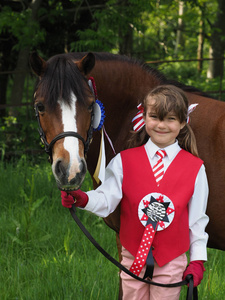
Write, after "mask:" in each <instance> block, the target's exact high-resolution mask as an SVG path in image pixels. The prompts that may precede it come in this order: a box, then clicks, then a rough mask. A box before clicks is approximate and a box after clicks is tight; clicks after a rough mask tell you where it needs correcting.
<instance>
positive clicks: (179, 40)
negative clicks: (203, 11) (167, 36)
mask: <svg viewBox="0 0 225 300" xmlns="http://www.w3.org/2000/svg"><path fill="white" fill-rule="evenodd" d="M183 14H184V1H179V11H178V15H179V18H178V27H177V38H176V44H175V49H174V54H175V56H176V55H177V54H178V51H179V47H182V48H183V47H184V39H183V28H184V21H183V18H182V17H183Z"/></svg>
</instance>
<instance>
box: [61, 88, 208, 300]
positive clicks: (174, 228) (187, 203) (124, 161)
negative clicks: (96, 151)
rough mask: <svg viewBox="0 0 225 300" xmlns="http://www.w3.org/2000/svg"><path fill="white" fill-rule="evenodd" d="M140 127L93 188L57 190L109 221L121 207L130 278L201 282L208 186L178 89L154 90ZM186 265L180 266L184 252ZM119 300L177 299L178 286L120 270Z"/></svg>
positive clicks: (124, 257) (124, 252) (67, 201)
mask: <svg viewBox="0 0 225 300" xmlns="http://www.w3.org/2000/svg"><path fill="white" fill-rule="evenodd" d="M143 119H144V124H143V125H145V126H143V127H142V128H141V130H140V131H138V132H135V133H134V135H133V137H132V138H131V140H130V141H129V148H130V149H127V150H125V151H122V152H121V153H120V154H118V155H117V156H116V157H115V158H114V159H113V160H112V161H111V162H110V163H109V165H108V167H107V168H106V177H105V181H104V183H103V184H102V185H101V186H99V187H98V188H97V189H96V190H94V191H89V192H87V193H84V192H82V191H80V190H78V191H73V192H70V194H69V195H67V194H66V193H65V192H61V195H62V205H63V206H65V207H71V206H72V204H73V203H74V200H75V205H76V206H78V207H82V208H84V209H85V210H88V211H91V212H93V213H94V214H96V215H98V216H100V217H107V216H108V215H109V214H110V213H112V212H113V211H114V210H115V208H116V207H117V205H118V204H119V203H120V204H121V215H120V222H121V224H120V240H121V244H122V264H123V265H124V266H125V267H127V268H128V269H130V271H131V272H133V273H134V274H136V275H138V276H141V277H144V278H152V279H153V280H154V281H156V282H160V283H165V284H168V283H174V282H178V281H181V280H182V278H185V277H186V276H187V275H188V274H192V275H193V279H194V286H197V285H198V284H200V282H201V280H202V278H203V272H204V270H205V269H204V266H203V263H204V262H205V261H206V260H207V251H206V244H207V240H208V235H207V234H206V232H205V227H206V225H207V223H208V217H207V216H206V214H205V211H206V205H207V198H208V183H207V178H206V173H205V167H204V165H203V162H202V160H200V159H199V158H198V153H197V146H196V141H195V137H194V134H193V132H192V130H191V128H190V126H189V125H188V124H187V119H188V100H187V98H186V96H185V94H184V93H183V91H182V90H180V89H179V88H177V87H175V86H172V85H164V86H158V87H156V88H155V89H153V90H152V91H150V92H149V93H148V94H147V96H146V97H145V99H144V103H143ZM188 250H189V253H190V264H189V265H188V267H187V268H186V265H187V258H186V254H185V252H187V251H188ZM121 279H122V290H123V299H124V300H128V299H129V300H140V299H142V300H148V299H150V300H166V299H170V300H171V299H172V300H177V299H179V295H180V289H181V288H180V287H177V288H163V287H157V286H153V285H148V284H146V283H142V282H139V281H137V280H135V279H133V278H132V277H130V276H129V275H127V274H126V273H124V272H121Z"/></svg>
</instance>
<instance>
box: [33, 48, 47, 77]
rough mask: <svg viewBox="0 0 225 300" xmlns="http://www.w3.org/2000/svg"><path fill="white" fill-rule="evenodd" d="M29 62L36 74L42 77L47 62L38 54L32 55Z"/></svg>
mask: <svg viewBox="0 0 225 300" xmlns="http://www.w3.org/2000/svg"><path fill="white" fill-rule="evenodd" d="M29 62H30V66H31V68H32V70H33V71H34V73H35V74H36V75H38V76H39V77H41V76H42V75H43V74H44V72H45V69H46V62H45V61H44V60H43V59H42V58H41V57H40V56H39V55H38V54H37V52H32V53H31V55H30V59H29Z"/></svg>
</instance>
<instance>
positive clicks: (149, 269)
mask: <svg viewBox="0 0 225 300" xmlns="http://www.w3.org/2000/svg"><path fill="white" fill-rule="evenodd" d="M148 222H149V220H148ZM151 225H152V227H153V229H154V230H155V232H156V229H157V226H158V222H157V223H155V222H151ZM154 235H155V234H154ZM153 271H154V259H153V254H152V247H150V249H149V252H148V256H147V260H146V270H145V274H144V277H143V279H145V278H150V279H152V276H153Z"/></svg>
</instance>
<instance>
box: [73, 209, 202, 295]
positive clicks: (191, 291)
mask: <svg viewBox="0 0 225 300" xmlns="http://www.w3.org/2000/svg"><path fill="white" fill-rule="evenodd" d="M69 210H70V213H71V215H72V217H73V219H74V221H75V222H76V223H77V225H78V226H79V228H80V229H81V230H82V232H83V233H84V234H85V235H86V237H87V238H88V239H89V241H90V242H91V243H92V244H93V245H94V246H95V248H97V249H98V251H99V252H101V253H102V254H103V255H104V256H105V257H106V258H107V259H108V260H109V261H110V262H111V263H113V264H114V265H115V266H116V267H118V268H119V269H120V270H122V271H123V272H125V273H127V274H128V275H130V276H131V277H133V278H135V279H136V280H139V281H141V282H144V283H147V284H152V285H156V286H160V287H167V288H173V287H179V286H183V285H187V284H189V286H188V290H187V298H186V300H192V299H193V300H198V290H197V287H194V282H193V276H192V275H188V276H187V277H186V279H185V280H183V281H179V282H176V283H170V284H162V283H158V282H154V281H149V280H146V279H142V278H140V277H138V276H136V275H135V274H133V273H132V272H130V271H129V270H128V269H127V268H125V267H124V266H123V265H122V264H121V263H119V262H118V261H117V260H116V259H114V258H113V257H112V256H111V255H110V254H109V253H108V252H106V251H105V250H104V249H103V248H102V247H101V246H100V245H99V244H98V243H97V242H96V240H95V239H94V238H93V236H92V235H91V234H90V233H89V231H88V230H87V229H86V228H85V226H84V225H83V224H82V222H81V221H80V220H79V218H78V217H77V215H76V207H75V205H74V204H73V205H72V207H71V208H70V209H69Z"/></svg>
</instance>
